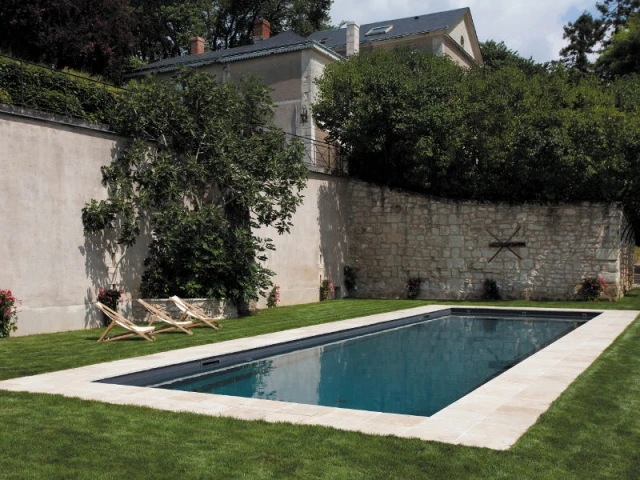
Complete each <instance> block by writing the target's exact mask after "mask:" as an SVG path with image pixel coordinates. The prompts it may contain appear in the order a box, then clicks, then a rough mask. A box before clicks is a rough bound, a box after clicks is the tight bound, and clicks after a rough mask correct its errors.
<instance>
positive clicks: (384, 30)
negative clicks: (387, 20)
mask: <svg viewBox="0 0 640 480" xmlns="http://www.w3.org/2000/svg"><path fill="white" fill-rule="evenodd" d="M392 28H393V25H385V26H383V27H373V28H372V29H371V30H369V31H368V32H367V33H365V36H366V37H369V36H371V35H383V34H385V33H387V32H388V31H389V30H391V29H392Z"/></svg>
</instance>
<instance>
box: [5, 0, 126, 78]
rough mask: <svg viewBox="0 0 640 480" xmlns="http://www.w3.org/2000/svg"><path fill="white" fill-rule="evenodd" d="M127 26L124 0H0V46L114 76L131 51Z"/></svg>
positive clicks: (29, 56)
mask: <svg viewBox="0 0 640 480" xmlns="http://www.w3.org/2000/svg"><path fill="white" fill-rule="evenodd" d="M132 28H133V19H132V16H131V9H130V6H129V2H128V0H31V1H28V2H25V1H21V0H3V2H2V7H1V8H0V49H3V50H5V51H8V52H10V53H11V54H13V55H15V56H17V57H21V58H24V59H26V60H33V61H41V62H44V63H49V64H53V65H55V66H56V67H71V68H76V69H84V70H88V71H90V72H93V73H98V74H106V75H109V76H111V77H117V76H118V75H119V74H120V72H121V71H122V69H123V68H124V63H125V59H126V58H127V57H128V56H129V55H130V47H131V44H132V42H133V35H132Z"/></svg>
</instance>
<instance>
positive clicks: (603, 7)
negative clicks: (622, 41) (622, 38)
mask: <svg viewBox="0 0 640 480" xmlns="http://www.w3.org/2000/svg"><path fill="white" fill-rule="evenodd" d="M596 8H597V9H598V11H599V12H600V14H601V15H602V20H603V23H604V25H605V27H606V28H607V29H609V30H611V33H612V34H616V33H618V32H619V31H620V29H621V28H622V27H623V26H625V25H626V24H627V22H628V21H629V17H630V16H631V15H633V14H634V13H637V12H638V10H640V0H602V2H598V3H596Z"/></svg>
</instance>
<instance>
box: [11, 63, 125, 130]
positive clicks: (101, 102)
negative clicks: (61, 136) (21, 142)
mask: <svg viewBox="0 0 640 480" xmlns="http://www.w3.org/2000/svg"><path fill="white" fill-rule="evenodd" d="M0 87H1V91H2V92H4V93H2V94H0V103H8V104H15V105H19V106H22V107H27V108H34V109H38V110H45V111H48V112H52V113H56V114H59V115H68V116H74V117H79V118H83V119H85V120H89V121H93V122H103V123H108V122H109V120H110V115H111V109H112V108H113V106H114V104H115V101H116V97H117V95H118V94H119V92H120V90H119V89H117V88H114V87H112V86H108V85H106V84H104V83H102V82H98V81H96V80H95V79H93V78H91V77H88V76H86V75H84V76H83V75H79V74H77V73H75V72H74V73H71V72H59V71H55V70H52V69H50V68H47V67H43V66H39V65H33V64H28V63H24V62H19V61H16V60H13V59H10V58H8V57H2V56H0Z"/></svg>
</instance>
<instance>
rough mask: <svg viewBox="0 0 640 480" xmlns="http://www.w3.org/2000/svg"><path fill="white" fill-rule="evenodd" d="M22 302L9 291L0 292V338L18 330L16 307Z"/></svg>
mask: <svg viewBox="0 0 640 480" xmlns="http://www.w3.org/2000/svg"><path fill="white" fill-rule="evenodd" d="M16 304H22V302H21V301H20V300H18V299H16V297H15V296H14V295H13V293H11V290H0V338H4V337H8V336H9V334H10V333H11V332H15V331H16V330H17V329H18V325H17V318H18V306H17V305H16Z"/></svg>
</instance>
